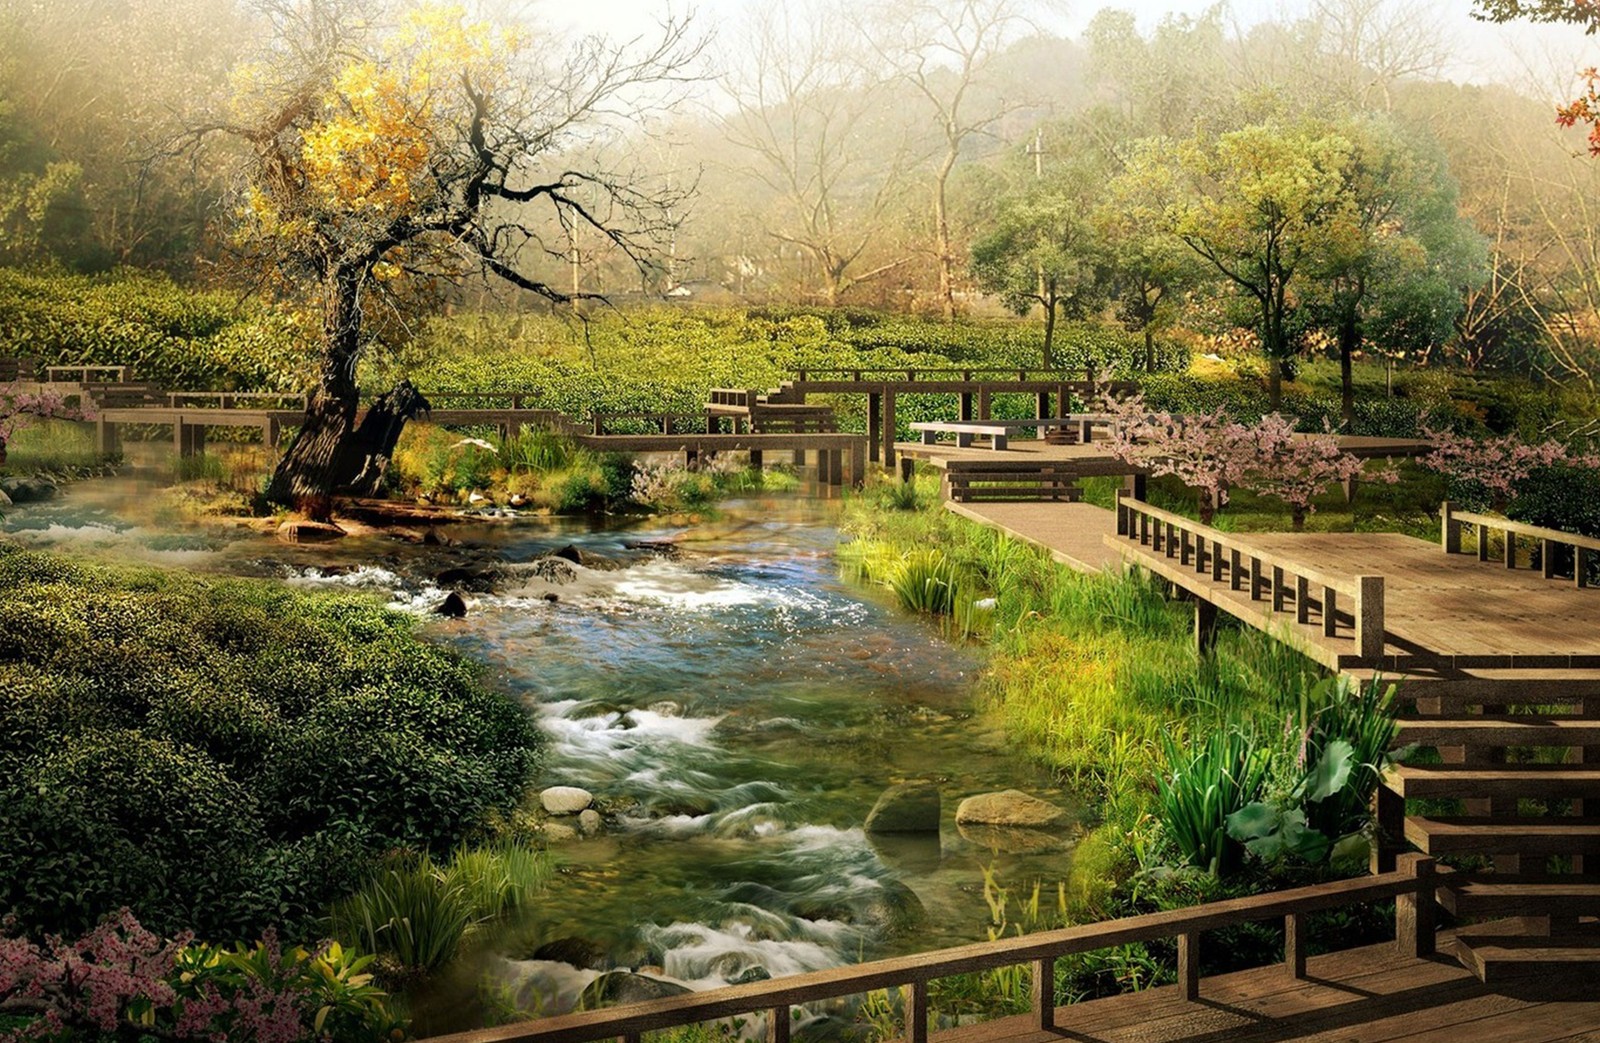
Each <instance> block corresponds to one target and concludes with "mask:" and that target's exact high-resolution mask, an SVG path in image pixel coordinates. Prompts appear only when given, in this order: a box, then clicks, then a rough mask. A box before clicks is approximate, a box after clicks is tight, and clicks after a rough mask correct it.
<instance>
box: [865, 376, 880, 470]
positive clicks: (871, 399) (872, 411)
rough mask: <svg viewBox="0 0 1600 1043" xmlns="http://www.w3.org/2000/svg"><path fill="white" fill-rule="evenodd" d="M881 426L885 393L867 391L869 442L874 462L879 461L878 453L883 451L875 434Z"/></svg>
mask: <svg viewBox="0 0 1600 1043" xmlns="http://www.w3.org/2000/svg"><path fill="white" fill-rule="evenodd" d="M881 427H883V394H882V392H878V391H869V392H867V442H868V443H869V446H870V448H869V450H868V452H869V453H870V456H871V459H872V462H873V463H877V462H878V454H879V452H880V451H881V448H880V447H879V445H878V440H877V438H875V437H873V436H874V435H875V434H876V433H877V431H878V430H879V429H880V428H881Z"/></svg>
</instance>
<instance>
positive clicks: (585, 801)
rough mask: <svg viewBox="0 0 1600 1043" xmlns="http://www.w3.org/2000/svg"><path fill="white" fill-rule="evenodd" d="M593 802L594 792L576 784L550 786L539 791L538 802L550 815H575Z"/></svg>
mask: <svg viewBox="0 0 1600 1043" xmlns="http://www.w3.org/2000/svg"><path fill="white" fill-rule="evenodd" d="M593 803H594V794H593V793H590V792H589V791H588V790H586V789H580V788H579V787H577V786H551V787H550V788H549V789H545V790H541V791H540V793H539V804H540V805H541V806H542V807H543V808H544V809H545V811H547V812H549V813H550V814H552V815H576V814H577V813H578V812H580V811H582V810H584V809H585V808H587V807H588V806H589V805H590V804H593Z"/></svg>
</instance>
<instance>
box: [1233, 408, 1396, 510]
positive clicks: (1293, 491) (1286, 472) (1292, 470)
mask: <svg viewBox="0 0 1600 1043" xmlns="http://www.w3.org/2000/svg"><path fill="white" fill-rule="evenodd" d="M1244 448H1245V450H1246V456H1247V459H1246V461H1245V465H1244V477H1243V480H1242V481H1243V485H1244V487H1245V488H1247V489H1249V490H1250V491H1251V492H1253V493H1255V494H1257V495H1258V496H1271V497H1273V498H1274V499H1277V500H1281V501H1282V502H1283V503H1284V504H1285V505H1286V506H1287V507H1288V508H1289V516H1290V518H1291V519H1292V520H1293V522H1294V528H1295V531H1296V532H1298V531H1299V530H1301V529H1303V528H1305V524H1306V515H1307V514H1308V513H1310V512H1312V511H1314V510H1316V504H1315V502H1314V501H1315V499H1316V497H1318V496H1320V495H1322V493H1324V492H1326V491H1327V489H1328V487H1329V486H1331V485H1334V484H1336V483H1339V482H1347V481H1350V480H1351V479H1353V478H1355V477H1356V476H1357V475H1359V474H1360V473H1361V469H1362V463H1361V461H1360V460H1358V459H1357V458H1356V457H1354V456H1351V455H1350V454H1349V453H1347V452H1345V451H1344V450H1343V449H1341V448H1339V439H1338V438H1337V437H1336V436H1335V435H1333V434H1332V433H1330V432H1324V433H1322V434H1302V433H1299V432H1297V431H1295V429H1294V422H1293V421H1292V420H1290V419H1288V418H1287V417H1284V416H1282V415H1281V414H1278V413H1272V414H1269V415H1267V416H1264V417H1262V418H1261V423H1259V424H1257V425H1256V426H1255V427H1253V428H1250V429H1249V431H1248V432H1247V438H1246V441H1245V447H1244ZM1383 474H1384V477H1385V478H1386V479H1387V480H1389V481H1398V479H1399V476H1398V475H1397V474H1394V472H1393V471H1392V470H1391V471H1386V472H1383Z"/></svg>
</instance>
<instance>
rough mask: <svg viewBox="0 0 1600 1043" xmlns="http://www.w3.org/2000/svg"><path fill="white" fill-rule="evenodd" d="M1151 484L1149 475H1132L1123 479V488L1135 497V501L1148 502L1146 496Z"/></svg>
mask: <svg viewBox="0 0 1600 1043" xmlns="http://www.w3.org/2000/svg"><path fill="white" fill-rule="evenodd" d="M1149 484H1150V477H1149V475H1143V474H1130V475H1128V476H1126V477H1125V478H1123V479H1122V487H1123V488H1124V489H1126V490H1128V492H1129V493H1130V494H1131V495H1132V496H1133V498H1134V499H1135V500H1147V499H1149V497H1148V496H1146V495H1145V494H1146V492H1147V491H1148V487H1149Z"/></svg>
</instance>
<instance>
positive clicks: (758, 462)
mask: <svg viewBox="0 0 1600 1043" xmlns="http://www.w3.org/2000/svg"><path fill="white" fill-rule="evenodd" d="M764 462H765V461H764V460H763V459H762V456H761V450H759V449H752V450H750V470H752V471H759V470H761V466H762V464H763V463H764Z"/></svg>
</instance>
